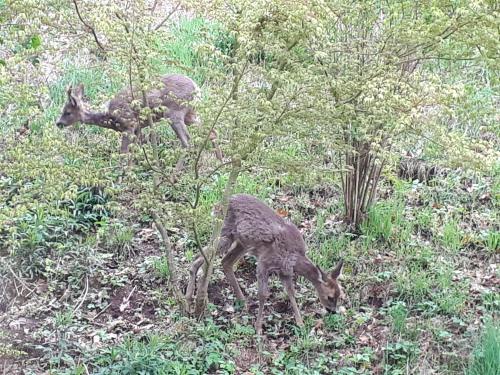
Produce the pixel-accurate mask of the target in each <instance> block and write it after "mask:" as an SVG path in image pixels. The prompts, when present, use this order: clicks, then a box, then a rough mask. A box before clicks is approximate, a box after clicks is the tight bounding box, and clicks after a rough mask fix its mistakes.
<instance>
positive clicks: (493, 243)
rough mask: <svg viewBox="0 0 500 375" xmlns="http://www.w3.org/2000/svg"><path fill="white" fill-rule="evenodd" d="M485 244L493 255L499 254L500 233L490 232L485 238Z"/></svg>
mask: <svg viewBox="0 0 500 375" xmlns="http://www.w3.org/2000/svg"><path fill="white" fill-rule="evenodd" d="M484 243H485V244H486V248H487V249H488V251H489V252H491V253H497V252H498V251H499V250H500V232H499V231H496V230H490V231H488V233H487V234H486V236H485V239H484Z"/></svg>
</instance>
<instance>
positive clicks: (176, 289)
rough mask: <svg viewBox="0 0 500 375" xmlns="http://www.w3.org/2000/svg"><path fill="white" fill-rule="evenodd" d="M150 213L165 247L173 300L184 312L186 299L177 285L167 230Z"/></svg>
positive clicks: (185, 310) (176, 275)
mask: <svg viewBox="0 0 500 375" xmlns="http://www.w3.org/2000/svg"><path fill="white" fill-rule="evenodd" d="M151 215H152V216H153V220H154V222H155V226H156V229H158V232H160V236H161V238H162V241H163V246H164V248H165V255H166V256H167V262H168V271H169V282H170V287H171V288H172V292H173V294H174V298H175V300H176V301H177V303H178V304H179V306H181V310H182V312H183V313H186V312H187V308H188V306H187V304H186V300H185V299H184V295H183V294H182V292H181V288H180V286H179V278H178V275H179V274H178V272H177V266H176V264H175V259H174V250H173V247H172V243H171V242H170V238H169V236H168V233H167V230H166V229H165V227H164V225H163V224H162V222H161V220H160V217H159V216H158V214H157V213H156V212H154V211H153V212H152V213H151Z"/></svg>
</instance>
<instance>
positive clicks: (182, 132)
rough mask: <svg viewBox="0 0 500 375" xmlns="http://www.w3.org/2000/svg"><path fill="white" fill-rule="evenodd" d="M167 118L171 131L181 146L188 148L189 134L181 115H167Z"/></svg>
mask: <svg viewBox="0 0 500 375" xmlns="http://www.w3.org/2000/svg"><path fill="white" fill-rule="evenodd" d="M167 116H168V118H169V120H170V121H171V126H172V129H173V130H174V132H175V135H177V138H179V140H180V141H181V145H182V147H184V148H188V147H189V138H190V137H189V132H188V130H187V126H186V124H185V123H184V119H183V118H182V117H181V114H176V113H168V115H167Z"/></svg>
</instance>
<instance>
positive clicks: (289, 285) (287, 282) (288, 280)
mask: <svg viewBox="0 0 500 375" xmlns="http://www.w3.org/2000/svg"><path fill="white" fill-rule="evenodd" d="M280 279H281V282H282V283H283V285H284V287H285V290H286V294H287V295H288V299H289V300H290V303H291V305H292V310H293V316H294V317H295V322H296V323H297V325H298V326H300V327H302V326H303V325H304V321H303V320H302V317H301V316H300V310H299V307H298V306H297V301H296V300H295V287H294V285H293V278H292V276H290V275H280Z"/></svg>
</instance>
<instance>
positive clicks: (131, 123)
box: [56, 74, 220, 155]
mask: <svg viewBox="0 0 500 375" xmlns="http://www.w3.org/2000/svg"><path fill="white" fill-rule="evenodd" d="M160 81H161V84H160V85H159V87H158V88H153V89H151V90H149V91H148V92H147V93H146V97H147V101H148V105H149V107H150V108H151V109H152V112H153V121H154V122H156V121H159V120H161V119H167V120H169V121H170V123H171V126H172V129H173V130H174V131H175V134H176V135H177V137H178V138H179V140H180V141H181V144H182V146H183V147H188V146H189V138H190V136H189V132H188V130H187V127H186V125H191V124H194V123H195V122H196V121H197V116H196V113H195V111H194V109H193V108H192V106H191V102H192V100H193V99H194V97H195V96H196V95H197V94H198V93H199V88H198V86H197V85H196V84H195V83H194V82H193V81H192V80H191V79H190V78H188V77H186V76H183V75H180V74H170V75H166V76H164V77H162V78H161V80H160ZM83 90H84V87H83V85H81V84H80V85H78V86H77V87H76V88H74V89H73V88H71V87H70V88H69V89H68V92H67V95H68V100H67V102H66V104H65V105H64V108H63V112H62V115H61V117H60V118H59V120H57V122H56V125H57V126H58V127H60V128H63V127H66V126H70V125H72V124H74V123H76V122H82V123H85V124H92V125H97V126H101V127H104V128H108V129H113V130H115V131H118V132H121V133H123V136H122V145H121V148H120V152H122V153H126V152H128V147H129V145H130V143H131V142H132V140H133V139H134V136H136V137H140V135H141V129H143V128H144V127H147V126H148V125H149V123H148V121H147V120H146V119H141V118H139V117H140V116H139V114H140V108H141V103H142V102H143V100H142V95H141V93H140V92H138V91H134V92H133V93H132V92H131V90H130V89H126V90H122V91H120V92H119V93H118V94H117V95H116V96H115V97H114V98H113V99H111V101H110V102H109V104H108V109H107V111H105V112H93V111H90V110H87V109H86V107H85V104H84V102H83ZM135 103H137V105H136V104H135ZM212 143H213V144H214V146H215V147H216V148H217V145H216V143H215V140H213V141H212ZM217 151H218V155H219V153H220V151H219V150H218V148H217Z"/></svg>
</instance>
